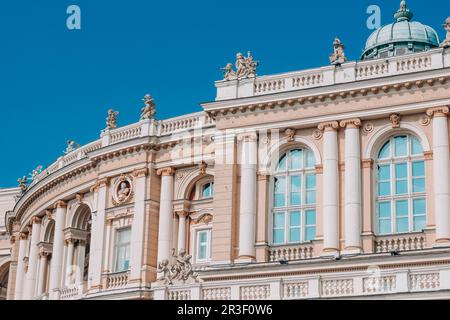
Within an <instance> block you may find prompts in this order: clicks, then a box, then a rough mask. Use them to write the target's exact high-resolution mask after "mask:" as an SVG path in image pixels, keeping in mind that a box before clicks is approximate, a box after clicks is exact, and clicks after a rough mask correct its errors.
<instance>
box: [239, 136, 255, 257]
mask: <svg viewBox="0 0 450 320" xmlns="http://www.w3.org/2000/svg"><path fill="white" fill-rule="evenodd" d="M238 141H242V152H241V192H240V210H239V259H255V255H256V252H255V241H256V192H257V189H256V171H257V158H258V154H257V152H258V136H257V135H256V133H245V134H242V135H240V136H238Z"/></svg>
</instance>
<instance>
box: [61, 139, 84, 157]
mask: <svg viewBox="0 0 450 320" xmlns="http://www.w3.org/2000/svg"><path fill="white" fill-rule="evenodd" d="M79 147H80V145H79V144H78V143H76V142H75V141H73V140H67V148H66V150H65V151H64V154H69V153H71V152H72V151H75V150H76V149H78V148H79Z"/></svg>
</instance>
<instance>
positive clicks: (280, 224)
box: [273, 213, 284, 229]
mask: <svg viewBox="0 0 450 320" xmlns="http://www.w3.org/2000/svg"><path fill="white" fill-rule="evenodd" d="M273 227H274V228H283V229H284V213H276V214H275V219H274V223H273Z"/></svg>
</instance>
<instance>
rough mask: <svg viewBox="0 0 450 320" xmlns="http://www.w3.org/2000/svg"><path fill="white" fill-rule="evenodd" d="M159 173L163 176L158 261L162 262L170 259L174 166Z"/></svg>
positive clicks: (158, 172)
mask: <svg viewBox="0 0 450 320" xmlns="http://www.w3.org/2000/svg"><path fill="white" fill-rule="evenodd" d="M157 174H158V175H159V176H161V199H160V203H159V230H158V262H161V261H163V260H165V259H170V250H171V239H172V232H171V231H172V218H173V214H172V200H173V174H174V170H173V169H172V168H164V169H160V170H158V171H157Z"/></svg>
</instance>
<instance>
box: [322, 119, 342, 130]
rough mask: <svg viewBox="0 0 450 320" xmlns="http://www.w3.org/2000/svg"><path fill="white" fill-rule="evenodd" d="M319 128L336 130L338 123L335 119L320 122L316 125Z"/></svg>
mask: <svg viewBox="0 0 450 320" xmlns="http://www.w3.org/2000/svg"><path fill="white" fill-rule="evenodd" d="M318 128H319V130H321V131H325V132H326V131H336V130H337V129H339V123H338V122H337V121H328V122H322V123H321V124H319V126H318Z"/></svg>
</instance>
